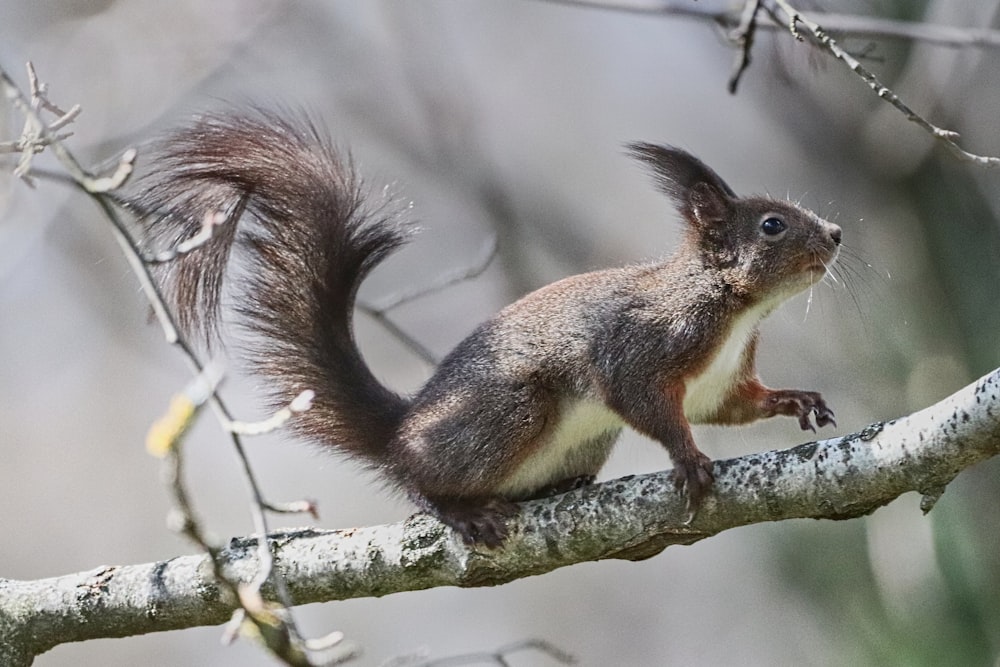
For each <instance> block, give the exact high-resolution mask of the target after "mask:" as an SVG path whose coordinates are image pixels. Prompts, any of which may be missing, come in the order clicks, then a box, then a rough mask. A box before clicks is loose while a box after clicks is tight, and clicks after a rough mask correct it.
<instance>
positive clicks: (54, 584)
mask: <svg viewBox="0 0 1000 667" xmlns="http://www.w3.org/2000/svg"><path fill="white" fill-rule="evenodd" d="M997 454H1000V369H997V370H995V371H993V372H992V373H990V374H989V375H987V376H985V377H983V378H981V379H980V380H978V381H976V382H974V383H972V384H970V385H968V386H967V387H965V388H964V389H961V390H959V391H958V392H956V393H955V394H953V395H952V396H950V397H948V398H946V399H944V400H943V401H941V402H939V403H937V404H935V405H933V406H931V407H929V408H926V409H924V410H922V411H920V412H917V413H914V414H912V415H909V416H907V417H902V418H900V419H896V420H893V421H890V422H885V423H876V424H872V425H871V426H869V427H868V428H866V429H864V430H863V431H861V432H859V433H854V434H851V435H847V436H843V437H839V438H832V439H829V440H823V441H820V442H811V443H806V444H803V445H799V446H798V447H793V448H792V449H786V450H778V451H771V452H765V453H761V454H750V455H747V456H743V457H740V458H736V459H730V460H727V461H718V462H716V464H715V477H716V483H715V491H714V493H713V495H712V496H711V497H710V498H709V499H708V500H706V502H705V504H704V505H703V506H702V508H701V510H700V511H699V513H698V515H697V517H696V518H695V519H694V521H693V522H691V523H690V524H686V523H685V519H686V517H687V510H686V504H685V498H684V495H683V494H682V493H680V492H678V491H677V489H676V487H675V485H674V479H673V474H672V472H670V471H666V472H659V473H653V474H646V475H635V476H630V477H624V478H621V479H617V480H612V481H609V482H605V483H603V484H597V485H594V486H591V487H587V488H583V489H579V490H575V491H571V492H569V493H567V494H564V495H560V496H555V497H552V498H546V499H542V500H537V501H532V502H528V503H524V504H523V505H522V511H521V513H520V515H519V517H517V518H516V519H515V520H514V521H513V523H512V525H511V536H510V538H509V541H508V543H507V544H506V546H505V547H504V548H503V549H499V550H494V551H490V550H488V549H470V548H469V547H466V546H465V545H464V544H463V543H462V541H461V539H460V538H458V537H457V536H456V535H454V534H453V533H452V532H451V531H450V530H449V529H448V528H446V527H445V526H444V525H443V524H441V523H439V522H438V521H436V520H435V519H433V518H431V517H429V516H427V515H424V514H418V515H415V516H413V517H410V518H409V519H407V520H406V521H403V522H401V523H397V524H393V525H387V526H373V527H367V528H352V529H346V530H339V531H338V530H334V531H331V530H314V529H301V530H290V531H283V532H277V533H272V534H271V535H269V536H268V539H269V540H270V542H271V543H272V544H273V545H274V549H275V559H276V560H275V567H276V569H277V570H278V571H280V572H281V573H282V575H283V577H284V579H285V581H286V582H287V585H288V587H289V590H290V592H291V594H292V595H293V596H294V598H295V600H296V603H298V604H307V603H312V602H324V601H330V600H343V599H348V598H356V597H370V596H382V595H386V594H388V593H393V592H401V591H412V590H422V589H427V588H432V587H436V586H460V587H476V586H494V585H499V584H503V583H507V582H509V581H513V580H515V579H519V578H522V577H527V576H531V575H537V574H542V573H544V572H549V571H551V570H555V569H557V568H561V567H565V566H567V565H572V564H575V563H581V562H586V561H596V560H601V559H606V558H617V559H627V560H641V559H644V558H649V557H650V556H653V555H656V554H658V553H659V552H661V551H662V550H663V549H665V548H666V547H668V546H671V545H674V544H692V543H694V542H697V541H699V540H702V539H705V538H707V537H712V536H713V535H717V534H718V533H721V532H723V531H725V530H728V529H730V528H736V527H738V526H745V525H748V524H754V523H763V522H768V521H782V520H786V519H795V518H813V519H849V518H853V517H859V516H864V515H866V514H869V513H870V512H872V511H874V510H875V509H877V508H878V507H881V506H882V505H885V504H887V503H889V502H890V501H892V500H894V499H895V498H897V497H898V496H900V495H901V494H903V493H906V492H909V491H917V492H918V493H921V494H923V496H924V500H923V502H922V503H921V507H922V508H923V509H924V511H929V510H930V509H931V507H933V505H934V502H935V501H936V500H937V499H938V498H939V497H940V496H941V494H942V493H943V492H944V489H945V487H946V486H947V485H948V483H949V482H951V480H952V479H954V478H955V476H956V475H957V474H958V473H959V471H961V470H963V469H965V468H968V467H970V466H972V465H974V464H976V463H979V462H981V461H984V460H986V459H989V458H991V457H993V456H996V455H997ZM257 547H258V539H257V538H256V537H247V538H242V539H234V540H232V541H231V542H230V543H229V545H228V546H227V547H225V548H224V549H222V550H220V551H219V553H218V558H219V561H220V562H221V564H222V566H223V568H224V570H225V572H226V577H227V578H228V579H230V580H233V581H251V580H253V578H254V577H256V576H257V573H258V572H259V567H260V563H259V560H258V559H259V555H260V553H261V552H260V550H259V549H258V548H257ZM261 593H262V594H263V595H264V596H265V597H268V598H270V597H272V596H273V595H274V590H273V587H271V586H269V585H265V586H264V587H263V588H262V589H261ZM233 606H234V602H233V601H231V600H228V599H227V598H226V597H225V596H223V595H222V594H221V590H220V585H219V583H218V581H217V580H216V578H215V577H214V576H212V574H211V563H210V559H209V557H208V556H205V555H197V556H183V557H179V558H172V559H170V560H167V561H162V562H159V563H147V564H144V565H131V566H114V567H104V568H101V569H100V570H98V571H94V572H83V573H79V574H72V575H67V576H63V577H56V578H53V579H43V580H37V581H14V580H0V647H2V648H0V662H2V663H3V664H5V665H6V664H10V665H24V664H29V663H30V656H33V655H38V654H39V653H42V652H43V651H47V650H49V649H51V648H52V647H53V646H56V645H58V644H61V643H64V642H70V641H82V640H86V639H94V638H98V637H122V636H127V635H134V634H144V633H149V632H158V631H164V630H176V629H180V628H188V627H193V626H198V625H212V624H216V623H221V622H223V621H225V620H226V618H227V617H228V616H229V615H230V614H231V612H232V609H233ZM4 651H6V653H4Z"/></svg>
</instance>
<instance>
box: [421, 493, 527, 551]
mask: <svg viewBox="0 0 1000 667" xmlns="http://www.w3.org/2000/svg"><path fill="white" fill-rule="evenodd" d="M418 504H419V505H420V506H421V507H422V508H423V509H425V510H426V511H428V512H430V513H431V514H433V515H434V516H436V517H437V518H438V519H439V520H440V521H441V522H442V523H443V524H445V525H446V526H449V527H450V528H451V529H452V530H454V531H455V532H456V533H458V534H459V536H461V538H462V542H464V543H465V544H467V545H469V546H476V545H480V544H481V545H483V546H485V547H488V548H490V549H496V548H497V547H500V546H502V545H503V543H504V540H506V539H507V536H508V535H509V532H510V531H509V529H508V527H507V519H509V518H510V517H512V516H514V515H515V514H517V511H518V509H517V505H516V504H515V503H513V502H511V501H509V500H505V499H503V498H499V497H497V498H475V499H473V498H449V499H447V500H439V499H434V500H431V499H424V502H419V503H418Z"/></svg>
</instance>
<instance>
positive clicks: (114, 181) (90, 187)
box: [0, 64, 305, 664]
mask: <svg viewBox="0 0 1000 667" xmlns="http://www.w3.org/2000/svg"><path fill="white" fill-rule="evenodd" d="M28 70H29V79H30V80H31V90H32V101H31V102H29V101H28V100H27V99H26V98H25V96H24V94H23V93H22V92H21V90H20V88H18V86H17V84H16V83H15V82H14V81H13V79H12V78H11V77H10V76H9V75H8V74H7V72H6V71H5V70H4V69H3V68H2V67H0V88H2V89H3V94H4V97H5V98H6V99H7V101H8V102H9V103H11V104H12V105H13V106H14V107H15V108H16V109H18V110H19V111H20V112H21V113H22V115H23V116H24V118H25V127H26V130H25V136H24V137H22V141H25V142H26V146H27V147H28V148H30V150H26V151H25V152H26V153H32V152H37V150H36V147H37V146H46V147H50V148H51V150H52V152H53V154H54V155H55V156H56V158H57V159H58V160H59V162H60V163H61V164H62V165H63V167H64V168H65V169H66V171H67V173H68V174H69V176H70V177H71V178H72V179H73V181H75V183H76V184H77V185H78V187H80V188H81V189H82V190H84V192H86V193H87V194H89V195H90V196H91V197H92V198H93V199H94V201H95V202H97V204H98V205H99V206H100V207H101V208H102V210H103V211H104V213H105V215H106V216H107V218H108V220H109V221H110V222H111V230H112V234H113V235H114V237H115V240H116V241H118V244H119V246H120V247H121V249H122V251H123V253H124V255H125V258H126V261H127V262H128V263H129V266H130V267H131V268H132V271H133V273H134V274H135V276H136V278H137V279H138V280H139V284H140V286H141V288H142V290H143V293H144V294H145V295H146V298H147V300H148V301H149V303H150V305H151V306H152V308H153V312H154V314H155V316H156V319H157V321H158V322H159V324H160V327H161V329H162V330H163V333H164V336H165V338H166V340H167V342H168V343H170V344H171V345H174V346H177V347H178V348H179V349H180V350H181V352H182V354H183V356H184V358H185V359H187V361H188V363H189V365H190V366H191V367H192V369H193V371H194V373H195V374H196V376H201V374H202V373H203V372H204V370H205V367H204V365H203V364H202V363H201V361H200V360H199V359H198V356H197V355H196V354H195V352H194V350H193V348H192V347H191V346H190V345H189V344H188V343H187V341H186V340H185V339H184V338H183V337H182V336H181V335H180V333H179V329H178V327H177V325H176V322H175V321H174V319H173V315H172V314H171V313H170V311H169V309H168V308H167V307H166V302H165V300H164V299H163V296H162V295H161V293H160V291H159V288H158V287H157V285H156V282H155V281H154V280H153V277H152V274H151V273H150V269H149V266H148V265H147V264H146V263H145V262H144V261H143V257H142V253H141V251H140V250H139V249H138V247H137V246H136V244H135V242H134V241H133V240H132V237H131V235H130V234H129V233H128V231H127V230H126V227H125V224H124V223H123V222H122V221H121V219H120V218H119V217H118V215H117V213H116V211H115V210H114V208H113V206H112V203H111V199H110V198H109V197H108V196H107V195H106V193H108V192H109V191H110V190H111V189H114V188H117V187H120V186H121V185H122V184H123V183H124V182H125V180H126V179H127V178H128V176H129V175H130V174H131V172H132V163H133V161H134V159H135V155H136V153H135V151H134V150H131V149H130V150H129V151H126V152H125V153H124V154H123V156H122V158H121V159H120V160H119V163H118V167H117V168H116V169H115V171H114V172H113V173H112V174H110V175H108V176H95V175H93V174H91V173H89V172H88V171H87V170H86V169H84V168H83V166H82V165H81V164H80V163H79V161H77V159H76V158H75V156H74V155H73V154H72V153H71V152H70V151H69V149H68V148H66V146H65V145H64V144H62V143H61V140H60V139H59V138H58V137H57V136H55V135H53V134H52V132H51V131H50V129H49V127H47V126H46V124H45V123H44V122H43V121H42V120H41V118H40V117H39V115H38V110H39V109H41V108H46V109H55V110H56V111H57V112H58V107H55V105H52V104H51V103H49V102H47V101H46V100H45V92H46V91H45V86H44V85H42V84H40V83H39V82H38V79H37V75H36V74H35V73H34V69H33V68H32V67H31V66H30V64H29V65H28ZM74 108H75V107H74ZM71 111H72V109H71ZM76 113H78V112H76ZM66 115H67V114H62V115H61V117H64V116H66ZM40 142H44V143H40ZM22 162H23V161H22ZM20 167H21V165H19V169H20ZM27 167H28V168H29V169H30V163H28V164H27ZM24 175H26V176H27V175H28V174H27V172H25V174H24ZM29 178H30V177H29ZM27 182H28V183H30V182H31V181H30V180H28V181H27ZM208 402H209V404H210V405H211V406H212V408H213V410H214V411H215V412H216V415H217V416H218V417H219V419H220V421H221V422H222V423H223V424H232V423H233V422H234V420H233V418H232V415H231V413H230V412H229V410H228V408H227V407H226V405H225V403H224V402H223V400H222V398H221V397H220V396H219V394H218V393H217V392H215V391H214V390H213V391H211V392H210V394H209V396H208ZM230 439H231V442H232V443H233V447H234V450H235V451H236V454H237V459H238V460H239V462H240V466H241V468H242V471H243V476H244V480H245V481H246V483H247V485H248V487H249V490H250V493H251V496H252V498H253V502H252V503H251V506H250V510H251V517H252V520H253V524H254V530H255V532H256V533H257V534H258V535H260V536H261V539H259V540H258V549H257V551H258V567H259V569H258V572H257V576H256V577H255V578H254V580H253V581H252V582H251V584H250V587H251V588H253V589H254V590H260V588H261V586H262V585H263V584H264V582H266V581H267V580H268V579H269V578H270V579H273V584H274V588H275V592H276V595H277V598H278V600H280V601H281V603H282V605H284V606H285V607H286V608H287V609H289V610H290V609H291V608H292V607H293V601H292V599H291V596H290V595H289V593H288V589H287V586H286V585H285V582H284V579H283V578H282V577H281V576H280V573H278V572H276V571H274V559H273V555H272V553H271V548H270V543H269V541H268V539H267V534H268V532H269V529H268V523H267V517H266V516H265V511H266V508H267V507H269V506H270V505H269V503H267V501H266V500H265V499H264V496H263V493H262V492H261V490H260V486H259V484H258V482H257V478H256V474H255V473H254V471H253V468H252V466H251V465H250V461H249V458H248V457H247V454H246V451H245V449H244V447H243V443H242V441H241V439H240V436H239V434H238V433H236V432H233V431H230ZM178 474H179V470H178ZM178 501H179V504H180V505H181V507H184V506H185V505H186V503H185V498H183V497H182V498H178ZM191 516H192V515H188V516H187V517H186V518H185V519H184V524H185V526H187V524H188V523H189V520H190V518H191ZM185 533H186V534H189V535H190V536H191V537H192V539H193V540H194V541H195V542H196V543H197V544H198V545H199V546H201V547H202V548H205V549H206V551H207V552H208V553H209V555H210V556H211V560H212V562H213V567H214V568H218V567H219V564H218V563H217V560H218V559H217V557H216V556H217V553H218V551H217V549H215V548H211V547H210V545H208V544H207V541H206V540H205V539H204V537H203V535H201V534H200V532H199V533H198V535H197V537H196V536H195V535H194V534H193V533H190V532H189V531H187V530H185ZM216 574H217V575H219V577H220V581H221V582H223V584H224V585H226V586H227V587H232V586H234V585H235V584H233V583H232V582H229V581H228V580H227V579H225V577H224V576H223V575H222V573H221V570H218V569H217V570H216ZM249 616H250V617H251V620H253V621H254V622H255V623H256V622H257V619H255V618H254V616H253V614H249ZM286 622H287V633H288V635H289V636H290V637H294V638H295V640H296V642H299V643H301V639H300V635H299V633H298V631H297V629H296V626H295V623H294V619H293V618H291V612H290V611H289V614H288V616H287V621H286ZM261 636H267V633H266V632H264V630H263V629H262V631H261ZM268 648H269V649H271V650H272V651H273V652H274V653H275V654H276V655H278V657H281V658H283V659H285V658H286V657H288V656H284V655H282V654H281V653H280V652H279V651H280V650H281V648H282V647H280V646H279V647H275V646H268ZM286 661H288V660H286ZM289 664H295V663H294V662H290V663H289ZM302 664H305V663H302Z"/></svg>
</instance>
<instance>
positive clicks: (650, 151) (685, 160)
mask: <svg viewBox="0 0 1000 667" xmlns="http://www.w3.org/2000/svg"><path fill="white" fill-rule="evenodd" d="M627 148H628V151H629V154H630V155H631V156H632V157H634V158H636V159H638V160H640V161H642V162H645V163H646V164H647V165H649V166H651V167H652V171H653V177H654V178H655V179H656V183H657V185H658V186H659V187H660V189H661V190H662V191H663V192H664V193H665V194H666V195H667V196H668V197H670V198H671V199H672V200H673V202H674V205H675V206H676V207H677V210H678V211H679V212H680V214H681V215H682V216H684V217H685V218H686V219H687V220H688V221H689V222H691V223H692V224H702V225H703V224H706V223H708V222H710V221H713V220H719V219H721V218H723V217H725V214H726V212H727V211H728V210H729V208H730V204H731V201H732V200H733V199H735V198H736V193H735V192H733V190H732V188H730V187H729V186H728V185H726V182H725V181H723V180H722V178H721V177H720V176H719V175H718V174H716V173H715V171H713V170H712V169H711V167H709V166H708V165H707V164H705V163H704V162H702V161H701V160H699V159H698V158H696V157H695V156H693V155H691V154H690V153H688V152H687V151H684V150H681V149H680V148H675V147H673V146H660V145H657V144H648V143H643V142H637V143H633V144H629V145H628V146H627Z"/></svg>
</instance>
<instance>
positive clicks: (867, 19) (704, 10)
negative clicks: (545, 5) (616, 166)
mask: <svg viewBox="0 0 1000 667" xmlns="http://www.w3.org/2000/svg"><path fill="white" fill-rule="evenodd" d="M543 1H544V2H550V3H552V4H557V5H570V6H575V7H588V8H593V9H607V10H613V11H621V12H629V13H633V14H654V15H659V16H677V17H680V18H689V19H692V20H701V21H710V22H713V23H715V24H717V25H718V26H719V27H721V28H723V29H725V30H734V29H736V28H738V27H739V25H740V23H741V18H742V8H737V9H723V10H720V9H712V8H710V7H705V6H703V5H699V4H698V3H696V2H692V1H691V0H543ZM744 6H745V5H744ZM810 16H811V17H812V18H813V20H815V21H816V22H818V23H820V24H821V25H823V26H824V27H825V28H826V29H827V30H829V31H831V32H836V33H838V34H839V35H841V36H843V37H859V38H869V39H870V38H877V37H881V38H887V39H903V40H910V41H919V42H924V43H927V44H935V45H937V46H944V47H949V48H956V49H960V48H983V49H996V48H1000V31H998V30H992V29H990V28H977V27H956V26H948V25H937V24H933V23H916V22H913V21H899V20H896V19H887V18H882V17H879V16H857V15H853V14H835V13H827V12H810ZM757 27H758V28H760V29H761V30H769V31H774V30H785V29H787V26H786V25H785V24H783V23H780V22H778V21H773V20H769V21H761V22H759V23H758V25H757Z"/></svg>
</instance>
